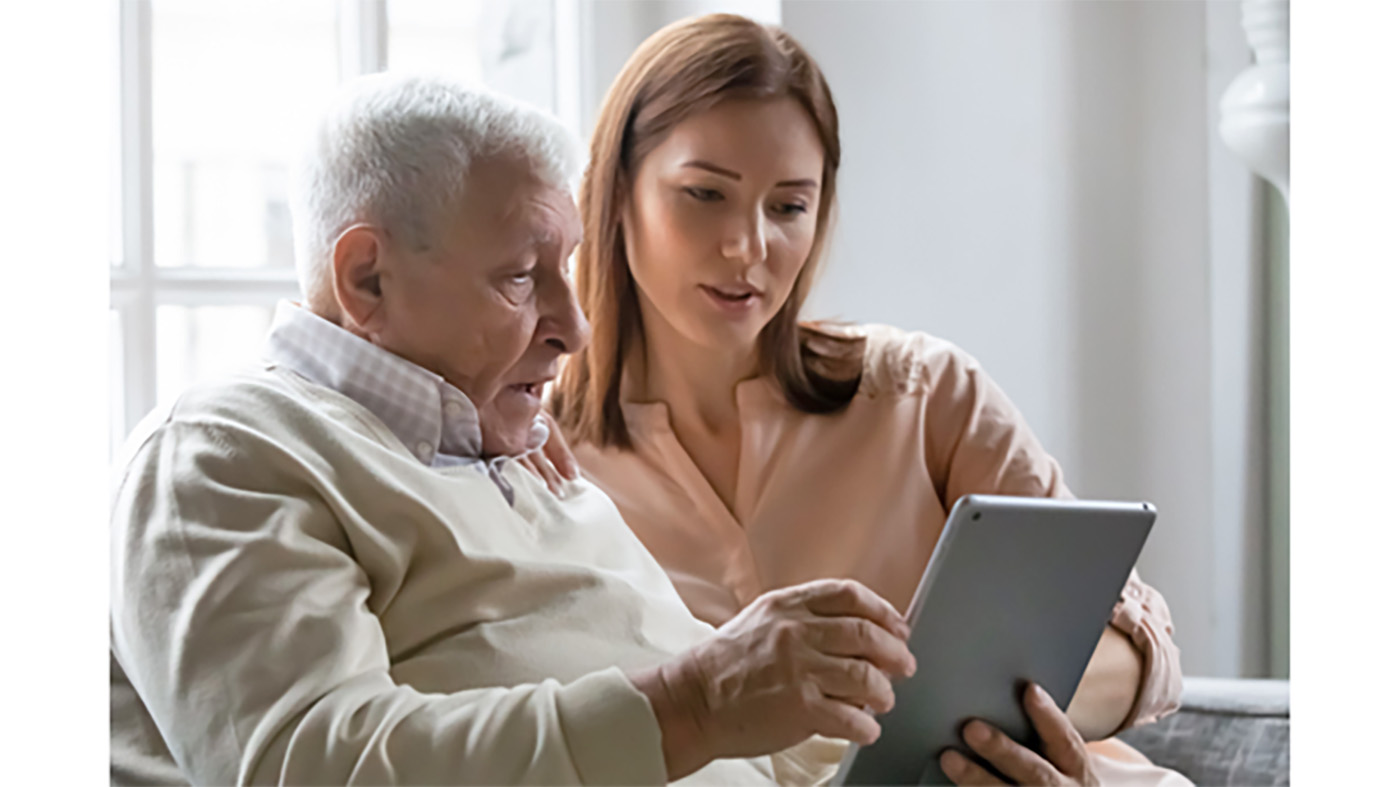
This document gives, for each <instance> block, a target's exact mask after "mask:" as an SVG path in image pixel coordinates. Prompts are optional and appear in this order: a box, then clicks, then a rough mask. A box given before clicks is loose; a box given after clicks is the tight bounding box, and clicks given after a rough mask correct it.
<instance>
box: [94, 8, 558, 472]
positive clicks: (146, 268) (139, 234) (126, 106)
mask: <svg viewBox="0 0 1400 787" xmlns="http://www.w3.org/2000/svg"><path fill="white" fill-rule="evenodd" d="M117 1H118V3H119V13H118V30H117V35H118V38H119V45H118V57H119V59H120V63H119V67H118V68H117V69H116V73H117V79H118V85H117V86H116V87H117V91H118V95H119V97H120V101H119V102H118V107H119V110H118V111H119V117H118V118H116V123H117V126H118V140H119V145H120V154H119V159H120V170H119V177H118V184H119V191H118V194H117V195H116V199H118V201H119V204H120V214H119V218H118V219H117V221H118V222H119V227H117V228H115V229H117V231H119V233H120V243H116V244H112V246H111V252H110V253H111V254H113V255H115V259H111V260H109V261H108V264H109V273H110V309H111V310H112V311H115V312H116V314H117V317H118V319H119V321H120V326H121V328H120V330H121V336H120V337H119V338H120V344H121V356H120V359H119V360H117V359H114V360H113V362H114V363H120V364H121V368H120V369H119V370H118V371H119V373H120V381H121V382H120V385H121V389H122V390H121V394H122V402H123V407H122V412H121V413H120V415H119V416H114V417H118V418H119V419H120V423H118V424H113V438H114V446H113V449H114V450H115V448H116V447H117V445H119V444H120V442H121V441H120V440H117V439H116V437H117V436H118V435H120V437H121V439H123V440H124V439H125V437H126V436H127V435H129V434H131V432H132V430H133V429H135V427H136V425H137V424H138V423H139V422H140V420H141V419H142V418H144V417H145V416H146V414H147V413H149V412H150V411H151V410H153V409H154V408H155V407H156V405H157V404H158V401H157V386H156V381H157V368H156V366H157V358H156V346H157V338H156V315H157V312H158V310H159V308H160V307H161V306H167V305H176V306H221V305H228V306H232V305H248V306H272V305H274V304H276V303H277V301H279V300H281V299H284V298H290V299H295V298H297V297H299V294H300V291H299V288H298V285H297V279H296V271H295V270H294V269H266V268H261V269H259V268H254V269H246V268H236V269H234V268H204V267H197V266H188V265H186V266H179V267H161V266H158V265H156V262H155V254H154V250H155V243H154V228H155V223H154V187H153V181H154V169H153V161H154V159H153V154H154V151H153V146H152V113H151V107H152V104H151V83H152V59H151V51H152V49H151V44H152V40H151V39H152V36H151V16H152V8H151V1H150V0H117ZM550 2H551V3H552V12H553V18H552V27H553V31H554V41H553V48H554V49H553V54H554V63H555V68H554V79H555V84H554V91H553V95H554V106H553V107H552V109H553V110H554V112H555V114H556V115H557V116H559V117H560V119H561V120H562V121H563V122H564V123H565V125H566V126H568V128H569V129H570V131H572V132H574V133H575V135H576V136H577V135H578V133H579V131H580V128H579V127H580V122H581V110H580V98H581V92H580V91H581V87H582V84H581V79H580V66H581V64H582V57H581V46H580V44H581V41H580V32H581V31H580V25H581V16H582V14H581V6H580V0H550ZM388 27H389V25H388V0H336V28H337V36H338V40H339V43H340V46H339V79H340V81H341V82H342V83H343V82H345V81H346V80H347V79H351V78H354V77H356V76H360V75H363V74H369V73H375V72H378V71H383V70H384V69H385V68H386V67H387V65H388V33H389V30H388ZM115 393H116V392H115V391H114V392H113V394H115Z"/></svg>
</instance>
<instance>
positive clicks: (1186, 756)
mask: <svg viewBox="0 0 1400 787" xmlns="http://www.w3.org/2000/svg"><path fill="white" fill-rule="evenodd" d="M1288 714H1289V702H1288V681H1286V680H1242V679H1231V678H1186V679H1185V680H1184V681H1183V683H1182V692H1181V709H1180V710H1179V711H1177V712H1176V713H1173V714H1172V715H1170V716H1167V717H1165V718H1163V719H1161V720H1160V721H1158V722H1157V723H1155V724H1149V725H1147V726H1144V727H1137V728H1134V729H1131V730H1127V731H1125V732H1124V733H1123V734H1122V735H1121V736H1120V737H1121V738H1122V740H1124V741H1125V742H1127V743H1129V744H1131V745H1132V746H1134V747H1135V748H1137V749H1138V750H1139V751H1141V752H1142V753H1143V754H1145V755H1146V756H1147V757H1148V759H1150V760H1152V761H1153V762H1155V763H1157V764H1158V765H1162V766H1164V767H1167V768H1171V769H1172V770H1174V771H1177V772H1179V773H1181V774H1182V775H1183V776H1185V777H1186V778H1188V779H1190V780H1191V781H1192V782H1195V783H1196V784H1199V785H1279V784H1288V762H1289V756H1288V755H1289V718H1288Z"/></svg>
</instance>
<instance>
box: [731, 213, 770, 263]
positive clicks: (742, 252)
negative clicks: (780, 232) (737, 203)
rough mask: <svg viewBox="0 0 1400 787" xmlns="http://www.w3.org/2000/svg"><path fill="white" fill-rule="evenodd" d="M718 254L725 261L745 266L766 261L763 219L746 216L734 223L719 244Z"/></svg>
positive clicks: (766, 250)
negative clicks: (721, 255)
mask: <svg viewBox="0 0 1400 787" xmlns="http://www.w3.org/2000/svg"><path fill="white" fill-rule="evenodd" d="M720 253H722V254H723V255H724V256H725V258H726V259H731V260H735V261H738V262H741V263H743V264H745V265H755V264H757V263H760V262H763V261H764V260H765V259H767V258H768V241H767V239H766V238H765V237H764V232H763V217H762V216H761V215H748V216H744V217H742V218H739V219H737V220H736V221H734V222H733V223H732V224H731V225H730V227H729V231H728V233H726V235H725V238H724V242H723V243H722V244H721V247H720Z"/></svg>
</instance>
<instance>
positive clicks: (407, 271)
mask: <svg viewBox="0 0 1400 787" xmlns="http://www.w3.org/2000/svg"><path fill="white" fill-rule="evenodd" d="M468 177H469V179H468V185H467V194H466V196H465V197H464V198H463V199H462V200H461V201H460V204H459V205H458V206H457V207H456V209H455V210H454V211H452V212H451V213H450V217H449V218H447V219H445V220H444V221H442V222H441V224H440V225H439V226H438V227H437V228H436V232H435V235H434V237H433V238H432V244H431V248H429V249H427V250H425V251H419V250H414V251H398V252H397V253H396V254H395V255H394V259H392V260H386V261H385V263H384V267H383V272H382V273H381V277H380V286H381V288H382V292H383V302H384V309H383V312H384V317H383V319H382V321H381V322H380V323H379V324H377V325H375V326H374V331H375V335H374V341H376V342H377V343H378V344H379V345H380V346H382V347H384V348H385V349H387V350H389V351H391V352H394V353H397V354H398V355H401V356H403V357H404V358H407V359H408V360H410V361H413V362H414V363H416V364H418V365H420V366H422V367H424V368H426V369H428V370H430V371H433V372H436V373H437V374H440V375H442V376H443V377H444V378H445V379H446V380H447V381H448V382H449V383H452V384H453V385H455V386H457V387H458V388H460V389H461V390H462V391H463V392H464V393H466V395H467V396H468V397H469V398H470V399H471V400H472V403H473V404H475V405H476V407H477V409H478V410H479V414H480V418H481V430H482V443H483V445H482V447H483V450H484V453H485V454H486V455H488V456H495V455H501V454H517V453H520V452H522V451H524V450H525V449H526V446H527V443H528V440H529V434H530V426H531V424H532V422H533V420H534V417H535V415H536V414H538V413H539V411H540V394H541V391H542V388H543V386H544V384H545V383H546V382H547V381H548V380H550V379H552V378H553V377H554V376H555V374H556V373H557V371H558V362H559V358H560V356H562V355H564V354H566V353H571V352H576V351H578V350H579V349H580V348H582V346H583V345H584V343H585V342H586V341H587V337H588V325H587V323H586V322H585V320H584V317H583V313H582V311H581V310H580V309H579V305H578V301H577V300H575V298H574V292H573V288H572V286H571V284H570V282H569V279H568V260H569V255H570V254H571V253H572V252H573V250H574V247H575V246H577V245H578V242H579V238H580V235H581V233H582V227H581V225H580V223H579V216H578V210H577V209H576V208H575V207H574V202H573V199H572V198H571V197H570V195H569V193H568V192H567V191H564V190H561V189H558V188H554V187H553V186H550V185H548V184H546V183H544V182H543V181H541V180H539V179H538V178H537V177H536V176H534V175H533V173H532V172H531V171H530V169H529V167H528V166H527V165H526V164H525V163H524V162H522V161H519V160H517V159H514V158H498V159H493V160H487V161H482V162H476V163H474V164H473V166H472V171H471V173H470V175H469V176H468Z"/></svg>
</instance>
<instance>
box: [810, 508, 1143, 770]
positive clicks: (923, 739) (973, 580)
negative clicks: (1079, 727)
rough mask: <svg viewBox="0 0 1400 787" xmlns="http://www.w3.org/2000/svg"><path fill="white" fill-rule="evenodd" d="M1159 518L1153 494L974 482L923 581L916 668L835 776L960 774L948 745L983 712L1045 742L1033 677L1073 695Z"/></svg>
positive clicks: (1061, 695) (1058, 694)
mask: <svg viewBox="0 0 1400 787" xmlns="http://www.w3.org/2000/svg"><path fill="white" fill-rule="evenodd" d="M1156 518H1157V512H1156V509H1154V508H1153V507H1152V505H1151V504H1149V503H1110V502H1095V501H1087V500H1046V499H1043V498H1024V497H996V496H984V495H968V496H966V497H964V498H962V499H961V500H959V501H958V503H957V505H955V506H953V510H952V512H951V513H950V514H949V516H948V525H947V527H946V528H945V529H944V531H943V535H942V537H940V538H939V540H938V545H937V546H936V547H935V548H934V550H933V555H932V556H931V557H930V558H929V562H928V567H927V568H926V569H924V576H923V579H922V580H921V581H920V582H919V587H918V589H917V590H916V591H915V593H914V602H913V604H911V605H910V608H909V614H908V621H909V625H910V628H911V629H912V631H913V633H912V634H911V635H910V637H909V648H910V650H911V651H912V652H913V653H914V657H915V658H916V659H918V662H919V669H918V672H917V673H915V675H914V677H912V678H910V679H909V680H907V681H904V682H902V683H899V684H897V685H896V686H895V707H894V710H892V711H890V712H889V713H888V714H886V715H885V716H882V717H881V718H880V726H881V734H880V739H879V740H877V741H876V742H875V743H874V744H872V745H870V746H864V747H857V746H852V747H851V749H850V751H848V752H847V753H846V758H845V760H844V761H843V762H842V763H841V768H840V770H838V771H837V774H836V777H835V779H834V781H833V784H838V785H877V784H879V785H894V784H952V781H951V780H949V779H948V777H947V776H946V775H945V774H944V773H943V770H942V769H941V768H939V767H938V762H937V757H938V754H939V753H940V752H942V751H943V750H944V749H946V748H948V747H950V746H953V747H957V748H959V749H961V750H962V751H963V752H964V753H967V754H971V752H970V751H969V750H968V749H967V747H966V746H965V745H963V742H962V739H961V737H960V732H961V730H962V725H963V724H965V723H966V722H967V721H969V720H970V719H973V718H979V719H983V720H985V721H988V722H990V723H992V724H993V725H995V726H997V727H999V728H1001V729H1002V730H1003V731H1005V732H1006V733H1007V734H1008V735H1010V736H1011V737H1012V738H1015V739H1016V740H1017V741H1020V742H1021V743H1023V744H1026V745H1028V746H1035V745H1036V739H1035V733H1034V730H1033V729H1032V727H1031V724H1030V721H1029V719H1027V718H1026V716H1025V713H1024V711H1023V710H1022V709H1021V701H1020V700H1021V692H1022V691H1023V690H1024V688H1025V685H1026V681H1034V682H1036V683H1038V684H1040V685H1041V687H1043V688H1044V689H1045V690H1046V691H1048V692H1049V693H1050V696H1051V697H1054V698H1055V702H1056V704H1058V705H1059V706H1060V707H1061V708H1064V707H1066V706H1067V705H1068V704H1069V700H1070V698H1071V697H1072V696H1074V691H1075V689H1076V688H1077V687H1078V685H1079V679H1080V677H1082V676H1083V674H1084V669H1085V667H1087V666H1088V664H1089V658H1090V657H1091V656H1092V655H1093V653H1094V648H1095V647H1096V646H1097V645H1098V642H1099V637H1100V636H1101V635H1102V633H1103V629H1104V626H1105V625H1107V624H1108V621H1109V618H1110V617H1111V616H1112V614H1113V607H1114V605H1115V604H1116V603H1117V601H1118V596H1119V593H1120V592H1121V591H1122V589H1123V585H1124V584H1126V583H1127V581H1128V575H1129V573H1130V572H1131V571H1132V568H1133V565H1134V564H1135V563H1136V562H1137V558H1138V553H1139V552H1140V551H1141V550H1142V545H1143V543H1144V542H1145V541H1146V540H1147V534H1148V531H1150V530H1151V528H1152V523H1153V521H1154V520H1155V519H1156Z"/></svg>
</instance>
